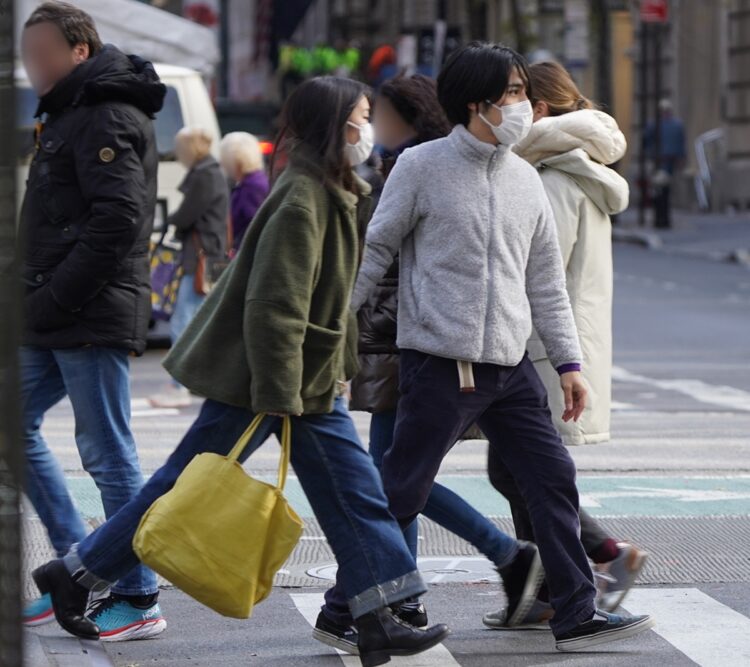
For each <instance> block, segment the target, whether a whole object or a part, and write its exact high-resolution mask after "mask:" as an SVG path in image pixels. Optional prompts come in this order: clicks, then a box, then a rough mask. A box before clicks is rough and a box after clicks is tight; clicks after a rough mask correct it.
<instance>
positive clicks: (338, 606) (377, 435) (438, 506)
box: [323, 410, 518, 625]
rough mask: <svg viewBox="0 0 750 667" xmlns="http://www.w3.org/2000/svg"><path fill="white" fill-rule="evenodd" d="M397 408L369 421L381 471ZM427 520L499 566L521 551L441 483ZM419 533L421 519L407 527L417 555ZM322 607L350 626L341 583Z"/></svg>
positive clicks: (431, 499) (435, 488)
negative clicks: (467, 543) (457, 537)
mask: <svg viewBox="0 0 750 667" xmlns="http://www.w3.org/2000/svg"><path fill="white" fill-rule="evenodd" d="M396 414H397V412H396V410H390V411H387V412H378V413H375V414H373V415H372V420H371V421H370V455H371V456H372V458H373V460H374V461H375V466H376V467H377V469H378V470H381V468H382V463H383V455H384V454H385V453H386V452H387V451H388V450H389V449H390V447H391V445H392V444H393V434H394V431H395V428H396ZM422 514H424V515H425V516H426V517H427V518H428V519H432V521H434V522H435V523H437V524H439V525H441V526H442V527H443V528H445V529H447V530H449V531H450V532H452V533H453V534H455V535H458V536H459V537H460V538H462V539H464V540H466V541H467V542H469V543H470V544H472V545H474V546H475V547H476V548H477V550H479V551H480V552H481V553H483V554H484V555H485V556H487V558H489V559H490V560H491V561H492V562H493V563H494V564H495V565H496V566H497V567H498V568H502V567H505V566H506V565H508V564H509V563H510V562H511V561H512V560H513V559H514V558H515V557H516V554H517V553H518V542H517V541H516V540H514V539H513V538H512V537H510V536H509V535H506V534H505V533H503V532H502V531H501V530H499V529H498V528H497V527H496V526H495V524H493V523H492V522H491V521H490V520H489V519H488V518H487V517H485V516H484V515H483V514H481V513H480V512H477V510H475V509H474V508H473V507H472V506H471V505H469V503H467V502H466V501H465V500H464V499H463V498H461V496H459V495H457V494H456V493H454V492H453V491H451V490H450V489H448V488H446V487H445V486H443V485H442V484H437V483H435V484H433V486H432V491H431V492H430V495H429V498H428V499H427V504H426V505H425V508H424V511H423V512H422ZM418 533H419V525H418V519H415V520H414V521H412V522H411V523H410V524H409V525H408V526H407V527H406V528H404V538H405V540H406V544H407V545H408V547H409V550H410V551H411V553H412V555H413V556H414V558H415V559H416V557H417V540H418ZM323 610H324V611H325V614H326V616H328V617H329V618H330V619H331V620H332V621H334V622H336V623H339V624H341V625H350V624H351V622H352V619H351V616H350V615H349V613H348V609H347V606H346V600H345V598H344V596H343V592H342V591H341V588H340V587H339V585H338V582H337V584H336V585H335V586H333V587H332V588H329V589H328V590H327V591H326V593H325V605H323Z"/></svg>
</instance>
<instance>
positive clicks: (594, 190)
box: [537, 148, 630, 215]
mask: <svg viewBox="0 0 750 667" xmlns="http://www.w3.org/2000/svg"><path fill="white" fill-rule="evenodd" d="M537 166H538V168H539V169H540V170H542V171H543V170H544V169H557V170H558V171H561V172H563V173H565V174H567V175H568V176H569V177H570V178H572V179H573V180H574V181H575V182H576V183H577V184H578V186H579V187H580V188H581V190H583V192H584V193H585V194H586V196H587V197H588V198H589V199H590V200H591V201H592V202H593V203H594V205H595V206H596V207H597V208H598V209H599V210H601V211H602V212H603V213H604V214H606V215H615V214H616V213H622V211H624V210H625V209H626V208H627V207H628V201H629V199H630V187H629V186H628V182H627V181H626V180H625V179H624V178H623V177H622V176H620V174H618V173H617V172H616V171H615V170H614V169H610V168H609V167H605V166H604V165H603V164H599V163H598V162H594V161H593V160H592V159H591V158H590V157H589V156H588V154H587V153H586V151H584V150H583V149H582V148H576V149H575V150H572V151H569V152H567V153H563V154H562V155H556V156H554V157H550V158H547V159H546V160H543V161H542V162H541V163H539V164H538V165H537Z"/></svg>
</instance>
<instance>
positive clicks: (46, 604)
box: [23, 594, 55, 628]
mask: <svg viewBox="0 0 750 667" xmlns="http://www.w3.org/2000/svg"><path fill="white" fill-rule="evenodd" d="M54 620H55V612H54V610H53V609H52V598H51V597H50V596H49V594H47V595H42V597H40V598H37V599H36V600H34V601H33V602H29V604H27V605H26V607H25V608H24V610H23V624H24V625H25V626H26V627H27V628H35V627H37V626H39V625H46V624H47V623H52V621H54Z"/></svg>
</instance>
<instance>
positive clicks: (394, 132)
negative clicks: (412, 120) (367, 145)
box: [373, 96, 417, 151]
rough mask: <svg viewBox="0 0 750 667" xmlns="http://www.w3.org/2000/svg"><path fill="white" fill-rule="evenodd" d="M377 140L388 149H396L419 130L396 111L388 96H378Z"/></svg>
mask: <svg viewBox="0 0 750 667" xmlns="http://www.w3.org/2000/svg"><path fill="white" fill-rule="evenodd" d="M373 124H374V126H375V141H377V143H379V144H380V145H381V146H384V147H385V148H387V149H388V150H391V151H392V150H395V149H396V148H398V147H399V146H401V145H402V144H403V143H405V142H406V141H408V140H409V139H412V138H413V137H415V136H416V134H417V132H416V130H415V129H414V127H412V126H411V125H409V123H407V122H406V121H405V120H404V119H403V118H402V117H401V114H399V113H398V111H396V109H395V108H394V107H393V104H391V101H390V100H389V99H388V98H387V97H383V96H381V97H378V101H377V104H376V105H375V112H374V115H373Z"/></svg>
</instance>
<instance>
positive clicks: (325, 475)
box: [65, 398, 426, 618]
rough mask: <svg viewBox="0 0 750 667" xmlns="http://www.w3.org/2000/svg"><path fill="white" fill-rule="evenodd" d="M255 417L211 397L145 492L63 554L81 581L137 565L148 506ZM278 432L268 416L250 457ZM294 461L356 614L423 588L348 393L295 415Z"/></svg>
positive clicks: (93, 581) (94, 584) (91, 584)
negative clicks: (317, 411)
mask: <svg viewBox="0 0 750 667" xmlns="http://www.w3.org/2000/svg"><path fill="white" fill-rule="evenodd" d="M253 416H254V415H253V414H252V413H251V412H250V411H249V410H246V409H243V408H238V407H233V406H230V405H226V404H224V403H218V402H216V401H212V400H207V401H205V402H204V404H203V407H202V408H201V412H200V414H199V415H198V418H197V419H196V421H195V422H194V423H193V425H192V426H191V427H190V429H189V430H188V432H187V433H186V434H185V436H184V437H183V439H182V442H181V443H180V444H179V445H178V447H177V449H176V450H175V451H174V452H173V453H172V455H171V456H170V457H169V459H168V460H167V462H166V463H165V464H164V465H163V466H162V467H161V468H160V469H159V470H158V471H157V472H156V473H155V474H154V476H153V477H151V479H150V480H149V481H148V483H147V484H146V485H145V486H144V487H143V490H142V491H141V493H140V494H139V495H138V496H137V497H136V498H134V499H133V500H131V501H130V502H129V503H128V504H127V505H125V507H123V508H122V509H121V510H120V511H119V512H118V513H117V514H115V516H113V517H112V518H111V519H109V520H108V521H107V522H106V523H105V524H103V525H102V526H100V527H99V528H98V529H97V530H96V531H94V532H93V533H92V534H91V535H89V536H88V537H87V538H86V539H84V540H83V541H82V542H81V543H80V544H79V545H78V546H77V548H76V549H75V550H74V551H72V552H71V553H69V554H68V555H67V556H66V557H65V563H66V565H67V567H68V570H69V571H70V572H71V573H73V574H75V575H76V580H77V581H78V582H79V583H81V584H82V585H83V586H85V587H87V588H90V589H95V588H99V587H102V586H106V585H108V583H109V582H112V581H115V580H116V579H117V578H118V577H120V576H122V574H123V573H124V572H127V571H128V570H130V569H131V568H133V567H135V566H136V565H137V564H138V557H137V556H136V555H135V553H134V552H133V548H132V541H133V536H134V535H135V531H136V529H137V528H138V524H139V522H140V520H141V517H142V516H143V514H144V513H145V512H146V510H147V509H148V508H149V507H150V506H151V504H152V503H153V502H154V501H155V500H156V499H157V498H159V497H160V496H162V495H163V494H165V493H166V492H167V491H169V490H170V489H171V488H172V486H173V485H174V483H175V481H176V480H177V477H178V476H179V475H180V473H181V472H182V471H183V470H184V468H185V466H187V464H188V463H189V462H190V461H191V460H192V458H193V457H194V456H196V455H197V454H200V453H202V452H215V453H218V454H222V455H225V454H227V453H228V452H229V450H230V449H231V448H232V446H233V445H234V443H235V442H236V441H237V440H238V439H239V437H240V435H241V434H242V433H243V431H244V430H245V429H246V428H247V426H248V424H249V423H250V421H251V420H252V419H253ZM280 430H281V420H280V419H278V418H275V417H268V418H266V419H265V420H264V421H263V423H262V424H261V426H260V428H259V429H258V432H257V433H256V434H255V437H254V438H253V441H252V442H251V443H250V444H249V445H248V447H247V448H246V450H245V452H244V456H243V460H244V459H246V458H247V457H248V456H250V454H252V452H254V451H255V450H256V449H258V447H260V445H261V444H263V442H264V441H265V440H266V439H267V438H268V437H269V435H271V434H272V433H273V434H277V435H278V433H279V432H280ZM291 462H292V467H293V468H294V471H295V472H296V473H297V477H298V478H299V481H300V484H301V485H302V489H303V490H304V492H305V495H306V496H307V498H308V500H309V501H310V505H311V506H312V508H313V511H314V512H315V516H316V518H317V519H318V522H319V523H320V527H321V528H322V529H323V532H324V533H325V536H326V538H327V539H328V543H329V544H330V545H331V548H332V549H333V552H334V554H335V555H336V560H337V562H338V564H339V572H340V581H341V585H342V588H343V590H344V593H345V595H346V598H347V600H348V602H349V607H350V610H351V614H352V616H354V617H355V618H357V617H359V616H361V615H363V614H366V613H368V612H371V611H374V610H375V609H379V608H381V607H384V606H386V605H389V604H393V603H395V602H398V601H401V600H404V599H406V598H409V597H412V596H415V595H421V594H422V593H424V592H425V590H426V588H425V585H424V582H423V581H422V577H421V576H420V574H419V572H418V571H417V568H416V564H415V562H414V558H413V556H412V555H411V554H410V553H409V550H408V549H407V548H406V544H405V543H404V538H403V534H402V533H401V529H400V528H399V526H398V524H397V523H396V521H395V520H394V519H393V516H392V515H391V513H390V512H389V511H388V503H387V501H386V499H385V493H384V492H383V484H382V481H381V479H380V475H379V474H378V472H377V470H376V469H375V466H374V465H373V463H372V459H371V458H370V457H369V455H368V454H367V452H366V451H365V449H364V447H362V444H361V443H360V441H359V438H358V436H357V431H356V429H355V427H354V423H353V422H352V420H351V417H350V416H349V413H348V411H347V408H346V403H345V401H344V400H343V399H342V398H339V399H337V400H336V404H335V406H334V410H333V412H332V413H330V414H323V415H305V416H303V417H294V418H293V419H292V452H291Z"/></svg>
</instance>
